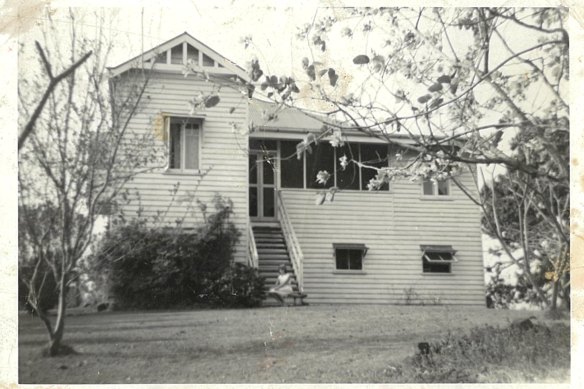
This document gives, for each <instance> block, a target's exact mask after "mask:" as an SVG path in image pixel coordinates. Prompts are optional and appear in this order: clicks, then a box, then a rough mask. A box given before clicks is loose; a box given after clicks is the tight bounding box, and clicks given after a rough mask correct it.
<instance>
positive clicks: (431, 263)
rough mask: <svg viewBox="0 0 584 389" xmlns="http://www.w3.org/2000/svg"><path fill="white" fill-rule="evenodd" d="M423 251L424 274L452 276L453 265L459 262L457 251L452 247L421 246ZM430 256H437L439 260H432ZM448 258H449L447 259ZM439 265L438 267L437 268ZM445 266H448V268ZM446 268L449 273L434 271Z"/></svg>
mask: <svg viewBox="0 0 584 389" xmlns="http://www.w3.org/2000/svg"><path fill="white" fill-rule="evenodd" d="M420 250H421V251H422V273H423V274H452V264H453V263H456V262H458V258H457V257H456V250H454V249H453V248H452V246H450V245H420ZM428 254H434V255H437V256H438V258H439V259H436V258H431V257H430V256H429V255H428ZM446 256H448V257H449V258H445V257H446ZM436 265H438V266H436ZM445 265H448V266H447V267H446V266H445ZM432 267H434V268H435V269H439V268H441V267H442V268H445V269H447V270H448V271H436V270H432Z"/></svg>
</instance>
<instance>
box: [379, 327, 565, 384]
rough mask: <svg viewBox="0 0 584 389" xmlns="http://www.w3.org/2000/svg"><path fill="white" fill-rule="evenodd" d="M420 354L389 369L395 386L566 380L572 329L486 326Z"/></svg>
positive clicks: (448, 337) (389, 377) (449, 337)
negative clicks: (406, 384) (404, 384)
mask: <svg viewBox="0 0 584 389" xmlns="http://www.w3.org/2000/svg"><path fill="white" fill-rule="evenodd" d="M429 346H430V352H429V353H428V354H425V355H424V354H422V353H418V354H416V355H415V356H413V357H409V358H407V359H405V360H404V362H402V363H401V364H400V365H398V366H395V367H392V368H391V369H387V370H386V374H387V376H388V377H387V380H388V381H391V382H411V383H413V382H416V383H463V382H465V383H471V382H474V383H478V382H490V383H503V382H539V381H540V380H542V379H550V378H551V379H557V380H565V379H567V378H568V376H569V368H570V328H569V327H567V326H566V325H564V324H556V325H553V326H551V327H549V328H548V327H546V326H545V325H534V327H533V328H531V329H521V328H519V327H518V326H513V325H512V326H510V327H508V328H497V327H492V326H485V327H481V328H477V329H474V330H471V332H470V334H468V335H462V336H460V335H454V334H452V333H449V334H448V335H447V336H445V337H443V338H442V339H440V340H439V341H436V342H432V343H430V344H429Z"/></svg>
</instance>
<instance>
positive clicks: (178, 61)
mask: <svg viewBox="0 0 584 389" xmlns="http://www.w3.org/2000/svg"><path fill="white" fill-rule="evenodd" d="M170 63H171V64H174V65H182V63H183V45H182V43H181V44H180V45H176V46H174V47H173V48H172V49H171V50H170Z"/></svg>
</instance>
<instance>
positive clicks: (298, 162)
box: [250, 140, 389, 191]
mask: <svg viewBox="0 0 584 389" xmlns="http://www.w3.org/2000/svg"><path fill="white" fill-rule="evenodd" d="M253 142H254V144H255V142H256V141H253ZM299 143H300V141H298V140H286V141H284V140H282V141H280V158H281V163H282V164H281V171H280V175H281V186H282V188H309V189H323V188H330V187H333V186H337V187H338V188H339V189H349V190H364V191H366V190H369V188H368V184H369V181H370V180H371V179H372V178H375V176H376V175H377V171H376V170H374V169H370V168H360V167H359V166H358V165H357V164H355V163H349V164H348V165H346V166H345V167H344V168H343V166H342V165H341V160H340V159H341V158H342V157H343V156H346V157H347V160H355V161H362V162H363V163H364V164H366V165H367V166H372V167H376V168H382V167H387V166H389V163H388V146H387V145H385V144H367V143H362V144H359V143H354V144H348V143H346V144H345V145H344V146H339V147H336V148H335V147H332V146H331V145H330V144H329V143H328V142H320V143H318V144H317V145H314V144H311V146H310V148H311V152H308V151H305V152H304V153H303V155H302V157H301V158H300V159H298V158H297V157H296V146H297V145H298V144H299ZM250 148H254V147H253V144H252V141H250ZM324 170H326V171H327V172H328V173H329V174H330V175H331V177H330V178H329V180H328V181H327V183H326V185H323V184H322V183H318V182H317V181H316V176H317V174H318V172H319V171H324ZM380 190H389V185H388V184H387V183H384V184H382V185H381V187H380Z"/></svg>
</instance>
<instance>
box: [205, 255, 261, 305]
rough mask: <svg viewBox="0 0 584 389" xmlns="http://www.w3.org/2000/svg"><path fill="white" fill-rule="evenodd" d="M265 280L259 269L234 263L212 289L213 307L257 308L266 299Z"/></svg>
mask: <svg viewBox="0 0 584 389" xmlns="http://www.w3.org/2000/svg"><path fill="white" fill-rule="evenodd" d="M264 284H265V279H264V278H263V277H262V276H260V275H259V272H258V270H257V269H254V268H251V267H249V266H246V265H244V264H241V263H234V264H233V265H231V267H230V268H229V270H228V271H226V272H225V273H224V274H223V276H222V277H221V278H220V279H219V280H217V281H216V282H215V283H214V284H213V285H212V286H211V288H210V290H211V291H212V293H211V295H210V296H209V298H210V300H211V301H212V303H213V305H219V306H226V307H246V308H251V307H257V306H259V305H261V303H262V300H263V299H264V298H265V297H266V292H265V290H264Z"/></svg>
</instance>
